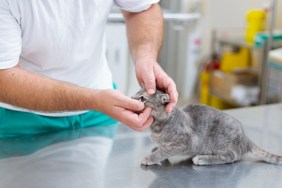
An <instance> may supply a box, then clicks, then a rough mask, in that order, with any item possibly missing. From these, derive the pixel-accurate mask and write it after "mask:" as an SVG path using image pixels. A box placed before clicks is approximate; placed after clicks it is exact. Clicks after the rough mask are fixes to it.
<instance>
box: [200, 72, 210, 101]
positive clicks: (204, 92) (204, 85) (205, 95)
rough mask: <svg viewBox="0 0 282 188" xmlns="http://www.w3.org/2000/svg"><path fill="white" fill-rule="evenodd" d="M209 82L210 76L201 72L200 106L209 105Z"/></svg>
mask: <svg viewBox="0 0 282 188" xmlns="http://www.w3.org/2000/svg"><path fill="white" fill-rule="evenodd" d="M209 81H210V74H209V72H208V71H206V70H205V71H203V72H202V73H201V92H200V95H201V96H200V102H201V104H206V105H208V104H209Z"/></svg>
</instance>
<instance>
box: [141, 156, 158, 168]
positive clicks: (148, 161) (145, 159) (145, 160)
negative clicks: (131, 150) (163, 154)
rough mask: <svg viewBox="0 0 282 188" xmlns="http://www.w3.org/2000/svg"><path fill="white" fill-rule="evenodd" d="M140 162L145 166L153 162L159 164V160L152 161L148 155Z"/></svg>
mask: <svg viewBox="0 0 282 188" xmlns="http://www.w3.org/2000/svg"><path fill="white" fill-rule="evenodd" d="M141 164H142V165H147V166H148V165H155V164H157V165H161V163H160V162H155V161H152V160H151V158H150V156H148V157H145V158H144V159H143V160H142V161H141Z"/></svg>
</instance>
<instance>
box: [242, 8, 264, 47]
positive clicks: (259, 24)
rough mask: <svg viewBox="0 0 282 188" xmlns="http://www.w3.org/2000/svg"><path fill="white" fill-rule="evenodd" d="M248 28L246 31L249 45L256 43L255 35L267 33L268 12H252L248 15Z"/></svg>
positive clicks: (256, 10)
mask: <svg viewBox="0 0 282 188" xmlns="http://www.w3.org/2000/svg"><path fill="white" fill-rule="evenodd" d="M246 20H247V27H246V31H245V39H246V41H247V42H249V43H253V42H254V38H255V35H256V34H257V33H258V32H263V31H265V25H266V12H265V11H264V10H260V9H253V10H250V11H249V12H248V13H247V14H246Z"/></svg>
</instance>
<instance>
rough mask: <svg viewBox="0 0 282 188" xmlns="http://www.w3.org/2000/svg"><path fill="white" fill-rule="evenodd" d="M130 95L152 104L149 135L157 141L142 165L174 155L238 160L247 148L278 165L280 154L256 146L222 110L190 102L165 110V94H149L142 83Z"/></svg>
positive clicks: (209, 161)
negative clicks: (138, 89)
mask: <svg viewBox="0 0 282 188" xmlns="http://www.w3.org/2000/svg"><path fill="white" fill-rule="evenodd" d="M132 98H134V99H137V100H140V101H142V102H144V103H145V105H146V106H149V107H151V108H152V113H151V115H152V116H153V117H154V122H153V123H152V125H151V127H150V128H151V132H152V134H151V138H152V140H153V141H154V142H156V143H157V144H158V145H159V147H155V148H154V149H153V150H152V153H151V155H149V156H147V157H145V158H144V159H143V161H142V164H143V165H153V164H160V162H161V161H163V160H165V159H167V158H169V157H171V156H175V155H191V156H193V159H192V160H193V163H194V164H195V165H213V164H226V163H233V162H235V161H238V160H240V159H241V158H242V157H243V156H244V154H246V153H248V152H251V153H253V154H255V155H257V156H258V157H260V158H261V159H262V160H264V161H266V162H268V163H273V164H278V165H282V157H281V156H277V155H273V154H271V153H268V152H266V151H264V150H262V149H261V148H259V147H258V146H256V145H255V144H254V143H253V142H252V141H250V140H249V139H248V138H247V137H246V135H245V134H244V131H243V128H242V124H241V123H240V122H239V121H238V120H236V119H235V118H233V117H231V116H229V115H228V114H225V113H223V112H222V111H219V110H216V109H214V108H212V107H209V106H205V105H199V104H198V105H197V104H190V105H187V106H185V107H184V108H181V109H180V108H174V109H173V111H172V112H171V113H167V112H166V111H165V107H166V104H167V103H169V95H168V94H166V93H164V92H162V91H160V90H157V91H156V93H155V94H154V95H151V96H150V95H148V94H147V93H146V91H145V89H144V87H142V88H141V90H140V91H139V92H137V93H136V95H135V96H133V97H132Z"/></svg>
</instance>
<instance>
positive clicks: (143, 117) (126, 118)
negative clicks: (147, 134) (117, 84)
mask: <svg viewBox="0 0 282 188" xmlns="http://www.w3.org/2000/svg"><path fill="white" fill-rule="evenodd" d="M117 108H119V107H117ZM116 111H117V112H119V114H115V116H116V117H117V119H119V121H120V122H122V123H123V124H125V125H127V126H129V127H130V128H132V129H134V130H139V129H142V127H144V126H148V123H150V122H147V120H148V119H149V117H150V114H151V108H149V107H147V108H145V110H144V111H143V112H142V113H140V114H139V115H138V114H136V113H134V112H132V111H129V110H126V109H122V108H119V109H118V110H116Z"/></svg>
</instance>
